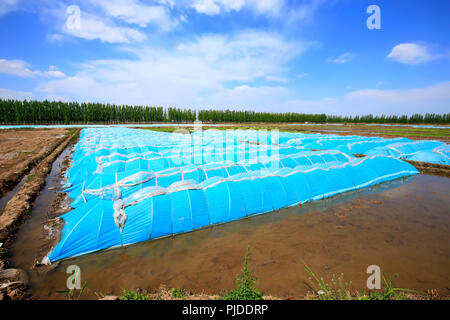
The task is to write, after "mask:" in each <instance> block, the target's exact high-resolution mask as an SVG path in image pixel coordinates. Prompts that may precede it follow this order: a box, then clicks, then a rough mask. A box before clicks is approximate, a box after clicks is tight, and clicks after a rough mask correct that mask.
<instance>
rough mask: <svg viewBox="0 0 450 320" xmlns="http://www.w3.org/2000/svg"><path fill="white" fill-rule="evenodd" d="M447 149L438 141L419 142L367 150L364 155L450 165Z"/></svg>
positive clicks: (447, 146)
mask: <svg viewBox="0 0 450 320" xmlns="http://www.w3.org/2000/svg"><path fill="white" fill-rule="evenodd" d="M449 147H450V146H449V145H446V144H445V143H443V142H440V141H430V140H420V141H415V142H410V143H394V144H390V145H386V146H384V147H376V148H373V149H370V150H368V151H367V152H365V154H366V155H382V156H391V157H395V158H399V159H405V160H413V161H420V162H429V163H437V164H445V165H450V158H449V150H450V148H449Z"/></svg>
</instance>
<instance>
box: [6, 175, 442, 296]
mask: <svg viewBox="0 0 450 320" xmlns="http://www.w3.org/2000/svg"><path fill="white" fill-rule="evenodd" d="M449 190H450V179H448V178H442V177H437V176H428V175H420V176H416V177H413V178H410V179H407V180H406V181H403V180H397V181H393V182H390V183H384V184H381V185H378V186H377V187H375V188H373V189H372V190H371V189H367V190H364V191H362V192H352V193H347V194H344V195H341V196H338V197H334V198H332V199H328V200H323V201H318V202H314V203H310V204H307V205H303V206H302V207H293V208H287V209H283V210H280V211H279V212H274V213H269V214H265V215H261V216H256V217H252V218H250V219H245V220H241V221H235V222H232V223H229V224H225V225H220V226H215V227H213V228H210V229H204V230H200V231H196V232H192V233H189V234H184V235H179V236H176V237H174V238H166V239H161V240H157V241H152V242H146V243H140V244H137V245H134V246H129V247H125V248H120V249H114V250H109V251H104V252H101V253H97V254H92V255H87V256H83V257H78V258H74V259H70V260H66V261H64V262H62V263H61V264H60V265H59V266H58V267H57V268H56V269H54V270H53V271H51V272H49V273H47V274H39V273H38V272H37V271H36V270H30V268H29V264H30V261H27V259H28V260H30V257H31V255H30V253H29V252H27V250H28V251H29V250H30V249H29V247H33V246H36V245H37V244H32V243H29V242H28V241H33V237H27V236H26V235H23V233H31V234H33V233H36V231H33V230H35V229H39V228H40V231H41V233H42V226H39V225H29V226H27V228H28V229H25V228H23V230H22V231H23V232H22V235H21V237H23V238H21V239H18V241H17V247H16V250H15V251H14V256H13V262H14V263H15V264H16V265H18V266H21V267H23V268H26V266H27V265H28V271H29V272H30V276H31V291H32V293H33V294H34V295H35V296H36V297H37V298H41V299H59V298H60V299H63V298H65V297H64V296H62V295H60V294H57V293H56V291H58V290H65V289H66V288H65V283H66V280H67V277H68V275H67V274H66V273H65V270H66V269H67V267H68V266H69V265H73V264H75V265H78V266H79V267H80V268H81V278H82V279H81V280H82V282H83V283H84V282H85V281H87V286H86V290H85V293H84V295H83V297H84V298H96V293H101V294H116V295H119V294H120V293H121V291H122V288H127V289H135V288H146V289H148V290H150V291H154V290H156V289H158V287H159V286H160V285H162V284H163V285H166V286H167V287H169V288H170V287H182V288H186V289H188V290H190V291H192V292H196V293H200V292H205V293H220V292H223V291H225V290H228V289H230V288H232V287H233V285H234V277H235V276H236V275H237V274H238V273H239V270H240V268H241V265H242V261H243V257H244V255H245V251H246V248H247V246H248V245H250V247H251V257H250V263H251V267H252V269H253V270H254V271H255V274H256V276H257V277H258V287H259V288H260V289H261V290H262V291H263V292H265V293H266V294H270V295H275V296H280V297H284V298H287V297H298V296H302V295H304V294H306V293H307V292H308V291H310V288H309V286H308V283H309V280H308V279H309V275H308V274H307V273H306V272H305V271H304V265H303V262H302V261H304V262H305V263H307V264H308V265H309V266H310V267H311V268H312V269H313V270H314V271H315V272H316V274H319V275H321V276H323V277H324V278H325V279H326V280H329V279H331V277H332V276H333V275H339V274H341V273H343V274H344V277H345V279H347V280H351V281H352V287H353V288H355V289H359V290H361V289H364V286H365V283H366V279H367V276H368V275H367V274H366V268H367V266H369V265H373V264H375V265H378V266H380V268H381V271H382V274H383V275H384V276H390V275H393V274H398V278H396V279H395V280H394V284H395V285H396V286H400V287H406V288H412V289H418V290H424V291H425V290H427V289H430V288H433V289H437V290H438V293H439V294H441V295H449V294H450V212H449V208H450V198H449V197H448V192H449ZM39 210H44V211H45V209H44V208H40V209H39V208H36V209H35V211H39ZM38 213H39V214H41V215H42V212H38ZM34 214H36V212H33V215H34ZM30 222H31V220H30ZM25 241H27V242H25ZM36 242H37V243H39V241H38V240H36ZM19 248H20V250H21V251H19Z"/></svg>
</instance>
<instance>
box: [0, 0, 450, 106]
mask: <svg viewBox="0 0 450 320" xmlns="http://www.w3.org/2000/svg"><path fill="white" fill-rule="evenodd" d="M370 5H377V6H378V7H379V8H380V13H381V15H380V21H381V29H369V28H368V27H367V25H366V20H367V19H368V18H369V16H370V15H371V14H369V13H367V12H366V10H367V8H368V7H369V6H370ZM69 6H76V7H71V8H75V11H71V10H69V12H68V8H69ZM76 8H79V10H80V15H79V19H77V17H78V16H77V14H76ZM449 13H450V2H449V1H446V0H442V1H439V0H435V1H414V0H396V1H378V0H371V1H364V0H328V1H326V0H304V1H292V0H259V1H257V0H182V1H175V0H155V1H145V0H128V1H127V0H79V1H77V0H71V1H65V0H63V1H55V0H39V1H38V0H1V1H0V37H1V39H2V40H1V43H0V97H1V98H17V99H38V100H43V99H51V100H62V101H92V102H107V103H118V104H129V105H157V106H165V107H170V106H172V107H183V108H195V109H204V108H216V109H225V108H230V109H247V110H248V109H249V110H258V111H277V112H278V111H280V112H305V113H319V112H320V113H321V112H325V113H328V114H368V113H373V114H381V113H385V114H412V113H416V112H418V113H426V112H437V113H444V112H450V77H449V74H450V73H449V72H450V37H449V30H450V19H448V14H449ZM78 22H79V23H78Z"/></svg>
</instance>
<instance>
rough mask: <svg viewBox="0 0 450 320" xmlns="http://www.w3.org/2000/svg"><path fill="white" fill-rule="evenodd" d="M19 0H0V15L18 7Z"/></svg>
mask: <svg viewBox="0 0 450 320" xmlns="http://www.w3.org/2000/svg"><path fill="white" fill-rule="evenodd" d="M18 5H19V0H2V1H0V16H1V15H4V14H6V13H8V12H10V11H13V10H15V9H17V8H18Z"/></svg>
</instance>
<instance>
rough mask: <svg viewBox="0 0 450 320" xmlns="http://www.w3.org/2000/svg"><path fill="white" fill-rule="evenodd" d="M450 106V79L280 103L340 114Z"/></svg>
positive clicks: (284, 107)
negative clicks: (430, 84)
mask: <svg viewBox="0 0 450 320" xmlns="http://www.w3.org/2000/svg"><path fill="white" fill-rule="evenodd" d="M449 106H450V82H443V83H438V84H435V85H432V86H428V87H424V88H411V89H395V90H380V89H367V90H355V91H351V92H349V93H348V94H346V95H344V96H341V97H335V98H332V99H322V100H299V99H293V100H290V101H288V102H284V103H280V104H279V110H280V111H284V112H286V111H293V112H306V113H322V112H323V113H327V114H339V115H363V114H379V115H381V114H386V115H388V114H395V115H399V114H408V115H411V114H414V113H421V114H423V113H425V112H434V113H447V112H448V110H449Z"/></svg>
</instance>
